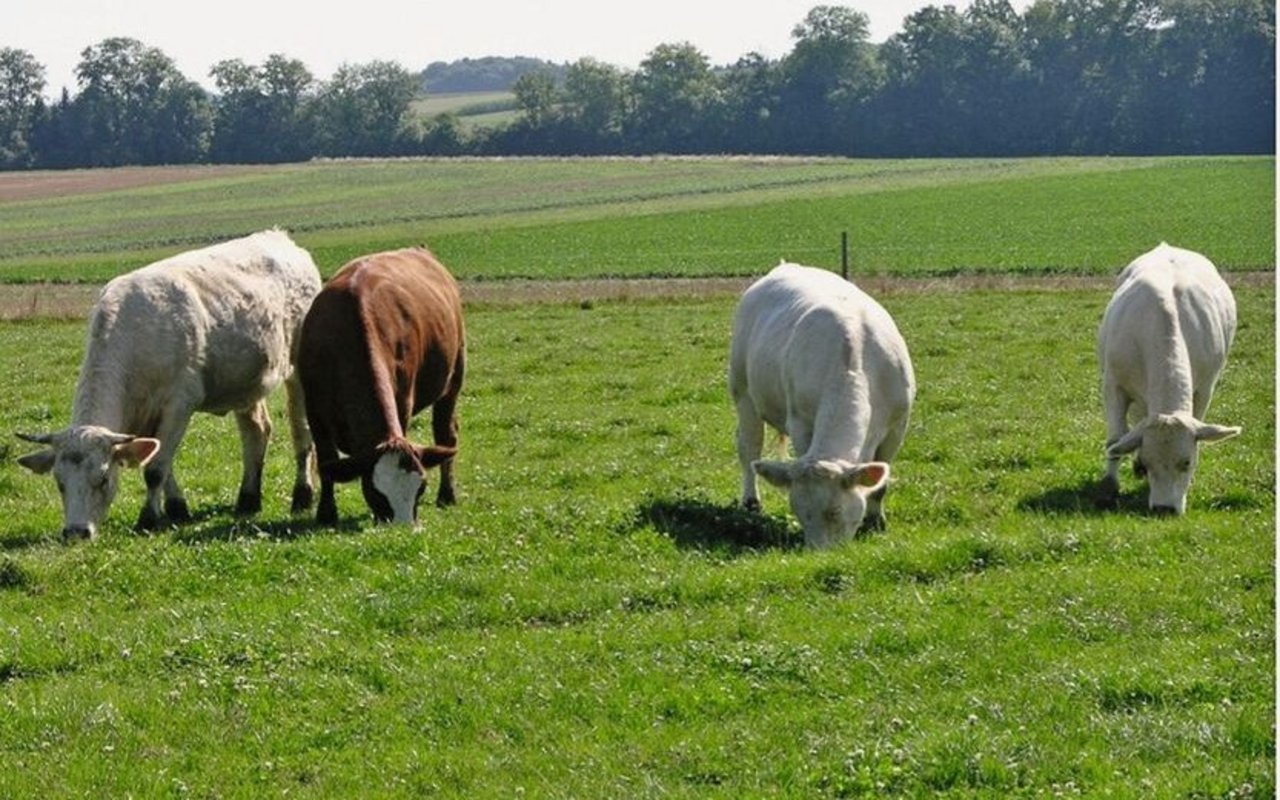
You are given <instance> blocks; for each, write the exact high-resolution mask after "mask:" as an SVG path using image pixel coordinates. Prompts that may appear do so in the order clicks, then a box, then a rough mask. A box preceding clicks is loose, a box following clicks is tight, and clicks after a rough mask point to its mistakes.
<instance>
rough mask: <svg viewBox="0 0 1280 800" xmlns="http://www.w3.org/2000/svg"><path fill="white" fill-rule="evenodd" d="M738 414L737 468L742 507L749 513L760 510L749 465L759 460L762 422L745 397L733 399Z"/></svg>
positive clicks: (753, 405)
mask: <svg viewBox="0 0 1280 800" xmlns="http://www.w3.org/2000/svg"><path fill="white" fill-rule="evenodd" d="M734 406H735V408H736V409H737V412H738V431H737V445H738V468H739V469H740V470H741V471H742V505H743V507H744V508H746V509H748V510H751V511H758V510H759V509H760V497H759V496H758V495H757V494H756V473H755V470H754V469H752V467H751V463H752V462H753V461H755V460H757V459H758V458H760V451H761V450H762V449H763V448H764V422H763V421H762V420H761V419H760V415H759V414H757V413H756V407H755V404H754V403H752V402H751V399H750V398H749V397H746V396H745V395H743V396H741V397H737V398H735V399H734Z"/></svg>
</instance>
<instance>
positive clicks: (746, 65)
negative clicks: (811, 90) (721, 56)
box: [720, 53, 786, 153]
mask: <svg viewBox="0 0 1280 800" xmlns="http://www.w3.org/2000/svg"><path fill="white" fill-rule="evenodd" d="M782 82H783V78H782V73H781V70H780V69H779V67H778V65H777V63H775V62H772V61H769V60H768V59H766V58H765V57H764V56H763V55H761V54H759V53H748V54H747V55H745V56H743V57H742V58H740V59H738V61H737V62H736V63H735V64H733V66H731V67H728V68H727V69H725V70H724V72H723V74H722V75H721V79H720V83H721V87H722V90H723V97H724V115H723V124H724V131H723V133H722V135H721V138H722V139H723V141H724V143H725V147H726V149H728V150H731V151H734V152H739V153H767V152H782V151H784V150H785V149H786V146H785V144H784V143H783V141H782V140H781V138H780V137H779V135H778V128H779V114H778V110H779V109H778V103H779V96H780V93H781V91H782Z"/></svg>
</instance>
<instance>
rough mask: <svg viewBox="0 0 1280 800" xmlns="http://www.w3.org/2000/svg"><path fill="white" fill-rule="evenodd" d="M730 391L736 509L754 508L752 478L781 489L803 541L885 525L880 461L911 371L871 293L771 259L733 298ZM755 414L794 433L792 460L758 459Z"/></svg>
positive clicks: (900, 427) (904, 412) (830, 539)
mask: <svg viewBox="0 0 1280 800" xmlns="http://www.w3.org/2000/svg"><path fill="white" fill-rule="evenodd" d="M729 393H730V395H731V396H732V398H733V402H734V405H735V406H736V407H737V412H738V434H737V444H738V462H739V464H740V466H741V468H742V503H743V505H745V506H746V507H747V508H759V505H760V501H759V499H758V498H757V496H756V480H755V477H756V475H759V476H760V477H762V478H764V479H765V480H767V481H768V482H770V483H772V484H774V485H775V486H779V487H783V488H786V489H788V490H789V494H790V500H791V510H792V512H793V513H794V514H795V515H796V517H797V518H798V519H799V520H800V524H801V526H802V527H803V528H804V538H805V544H806V545H808V546H810V547H826V546H830V545H832V544H835V543H837V542H839V541H841V540H843V539H845V538H846V537H848V536H849V535H850V534H851V533H852V532H853V531H856V530H858V529H859V528H860V527H866V528H881V527H883V526H884V512H883V505H882V504H883V500H884V494H885V490H886V488H887V485H888V478H889V463H888V462H889V461H890V460H891V459H892V458H893V457H894V455H895V454H896V453H897V452H898V448H899V447H901V446H902V440H903V437H904V436H905V435H906V431H907V419H908V417H909V416H910V412H911V403H912V400H913V399H914V398H915V375H914V373H913V371H912V368H911V358H910V357H909V356H908V354H907V345H906V343H905V342H904V341H903V340H902V336H901V335H900V334H899V333H898V328H897V326H896V325H894V323H893V319H892V318H891V317H890V316H889V314H888V312H886V311H885V310H884V309H883V308H882V307H881V306H880V305H879V304H878V303H876V301H875V300H873V299H871V297H870V296H868V295H867V294H866V293H864V292H863V291H862V290H860V289H858V287H856V286H854V285H853V284H851V283H849V282H847V281H845V280H843V279H841V278H840V277H839V276H838V275H834V274H832V273H830V272H828V271H826V270H821V269H814V268H812V267H802V266H798V265H796V264H786V263H784V264H781V265H779V266H777V267H775V268H774V269H773V270H772V271H771V272H770V273H769V274H768V275H766V276H765V277H763V278H761V279H760V280H758V281H756V282H755V283H754V284H752V285H751V286H750V287H749V288H748V289H747V290H746V292H745V293H744V294H743V295H742V300H741V301H740V303H739V304H738V310H737V313H736V315H735V317H734V322H733V342H732V345H731V347H730V353H729ZM764 422H767V423H769V425H770V426H771V427H773V428H775V429H776V430H778V431H779V432H781V433H783V434H784V435H786V436H789V437H790V438H791V443H792V448H793V450H794V453H795V455H796V459H795V460H794V461H761V460H757V459H759V456H760V449H761V446H762V444H763V440H764V426H763V423H764Z"/></svg>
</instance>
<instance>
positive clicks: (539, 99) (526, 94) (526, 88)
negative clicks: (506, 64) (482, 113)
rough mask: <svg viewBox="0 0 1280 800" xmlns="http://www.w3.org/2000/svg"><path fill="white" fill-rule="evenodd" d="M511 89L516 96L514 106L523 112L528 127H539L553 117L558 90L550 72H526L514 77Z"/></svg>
mask: <svg viewBox="0 0 1280 800" xmlns="http://www.w3.org/2000/svg"><path fill="white" fill-rule="evenodd" d="M511 91H512V92H513V93H514V94H515V96H516V108H518V109H519V110H520V111H521V112H522V113H523V114H524V118H525V120H526V122H527V123H528V125H529V127H531V128H541V127H543V126H544V125H546V124H547V123H548V122H551V121H552V120H553V119H554V118H555V113H556V103H557V101H558V100H559V97H558V94H559V92H558V91H557V90H556V79H555V78H553V77H552V76H551V73H549V72H543V71H541V70H538V71H535V72H527V73H525V74H524V75H521V76H520V77H519V78H517V79H516V82H515V84H514V85H512V87H511Z"/></svg>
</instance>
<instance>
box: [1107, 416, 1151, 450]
mask: <svg viewBox="0 0 1280 800" xmlns="http://www.w3.org/2000/svg"><path fill="white" fill-rule="evenodd" d="M1146 429H1147V423H1145V422H1143V423H1142V424H1140V425H1138V426H1137V427H1136V428H1134V429H1133V430H1131V431H1129V432H1128V433H1126V434H1125V435H1124V436H1121V437H1120V440H1119V441H1117V442H1116V443H1115V444H1112V445H1109V446H1108V447H1107V458H1119V457H1120V456H1122V455H1124V454H1125V453H1132V452H1133V451H1134V450H1137V449H1138V446H1139V445H1141V444H1142V433H1143V431H1145V430H1146Z"/></svg>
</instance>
